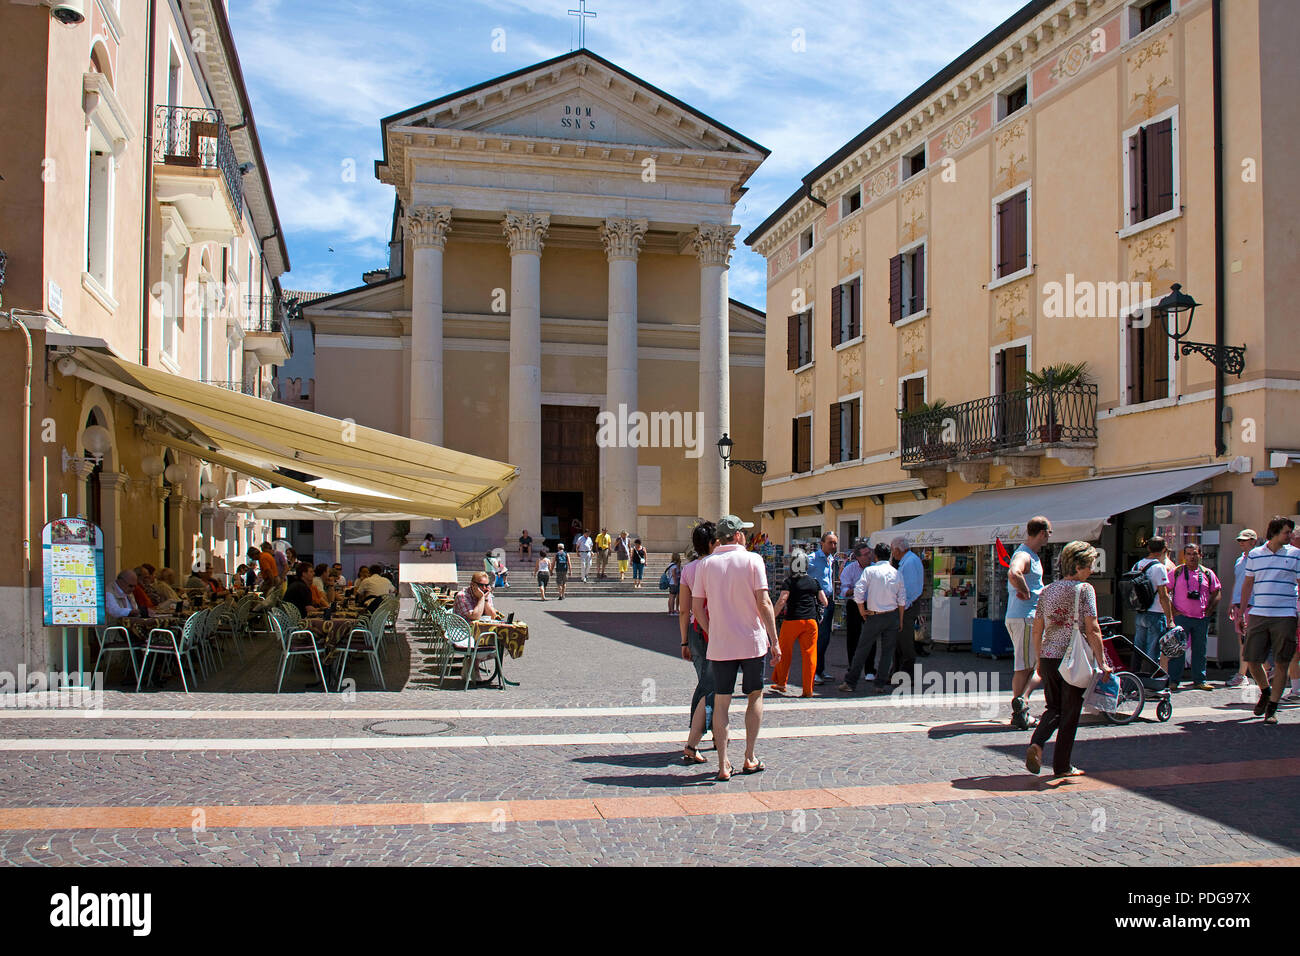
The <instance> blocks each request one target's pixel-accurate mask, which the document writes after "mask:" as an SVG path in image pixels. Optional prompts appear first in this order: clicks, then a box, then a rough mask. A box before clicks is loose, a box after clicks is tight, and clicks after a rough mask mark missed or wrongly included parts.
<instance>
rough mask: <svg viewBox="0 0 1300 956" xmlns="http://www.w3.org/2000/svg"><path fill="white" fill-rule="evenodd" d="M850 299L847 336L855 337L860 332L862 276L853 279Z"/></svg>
mask: <svg viewBox="0 0 1300 956" xmlns="http://www.w3.org/2000/svg"><path fill="white" fill-rule="evenodd" d="M850 288H851V289H852V301H851V302H850V304H849V322H850V328H849V338H851V339H856V338H857V337H858V336H859V335H861V334H862V276H858V277H857V278H856V279H854V280H853V283H852V285H851V287H850Z"/></svg>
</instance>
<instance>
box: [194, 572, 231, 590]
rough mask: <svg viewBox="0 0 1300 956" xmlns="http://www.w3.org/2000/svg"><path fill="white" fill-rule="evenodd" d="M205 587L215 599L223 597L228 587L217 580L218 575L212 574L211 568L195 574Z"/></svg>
mask: <svg viewBox="0 0 1300 956" xmlns="http://www.w3.org/2000/svg"><path fill="white" fill-rule="evenodd" d="M195 573H196V574H197V575H198V577H199V580H200V581H202V582H203V586H204V587H206V588H207V589H208V593H209V594H211V595H213V596H214V597H221V596H222V595H223V594H225V593H226V586H225V585H224V584H222V583H221V582H220V581H218V580H217V578H216V575H214V574H213V573H212V569H211V568H202V569H200V570H199V571H196V572H195Z"/></svg>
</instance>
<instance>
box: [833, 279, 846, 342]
mask: <svg viewBox="0 0 1300 956" xmlns="http://www.w3.org/2000/svg"><path fill="white" fill-rule="evenodd" d="M843 304H844V286H842V285H837V286H832V287H831V348H835V347H836V346H837V345H839V344H840V342H842V341H843V338H842V337H841V335H840V309H841V307H842V306H843Z"/></svg>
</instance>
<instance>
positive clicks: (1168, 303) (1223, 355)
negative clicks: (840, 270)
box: [1156, 282, 1246, 378]
mask: <svg viewBox="0 0 1300 956" xmlns="http://www.w3.org/2000/svg"><path fill="white" fill-rule="evenodd" d="M1200 304H1201V303H1199V302H1197V301H1196V300H1195V299H1194V298H1192V297H1191V296H1190V295H1188V294H1187V293H1186V292H1184V291H1183V287H1182V285H1181V284H1179V283H1177V282H1175V283H1174V284H1173V285H1172V286H1171V287H1170V292H1169V294H1168V295H1167V296H1165V297H1164V298H1163V299H1161V300H1160V301H1159V302H1157V303H1156V312H1157V313H1158V314H1159V316H1160V324H1161V325H1162V326H1164V330H1165V335H1167V336H1169V337H1170V338H1171V339H1173V340H1174V346H1175V348H1174V361H1175V362H1177V361H1178V358H1179V356H1180V355H1191V354H1192V353H1193V352H1195V353H1196V354H1198V355H1201V356H1204V358H1205V359H1206V360H1207V361H1208V362H1209V363H1210V364H1211V365H1213V366H1214V367H1215V368H1218V369H1222V370H1223V371H1224V372H1226V373H1227V374H1229V375H1236V376H1237V377H1239V378H1240V377H1241V373H1242V372H1244V371H1245V370H1246V346H1244V345H1241V346H1236V345H1217V344H1215V343H1212V342H1184V341H1183V339H1184V338H1186V336H1187V335H1188V334H1190V333H1191V331H1192V319H1193V318H1194V317H1195V315H1196V309H1197V307H1198V306H1199V305H1200ZM1184 315H1185V316H1186V317H1187V318H1186V320H1185V321H1184V319H1183V316H1184Z"/></svg>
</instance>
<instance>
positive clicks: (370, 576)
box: [356, 564, 396, 604]
mask: <svg viewBox="0 0 1300 956" xmlns="http://www.w3.org/2000/svg"><path fill="white" fill-rule="evenodd" d="M381 570H383V569H382V568H381V567H380V566H379V565H377V564H376V565H372V566H371V567H370V568H368V569H367V571H368V573H367V574H366V576H365V577H364V578H359V579H358V580H357V589H356V596H357V603H358V604H361V603H364V602H366V601H370V600H373V599H375V598H386V597H388V595H390V594H392V593H393V591H395V590H396V588H394V587H393V582H392V581H390V580H388V578H386V577H384V576H383V575H382V574H380V573H379V572H380V571H381Z"/></svg>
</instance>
